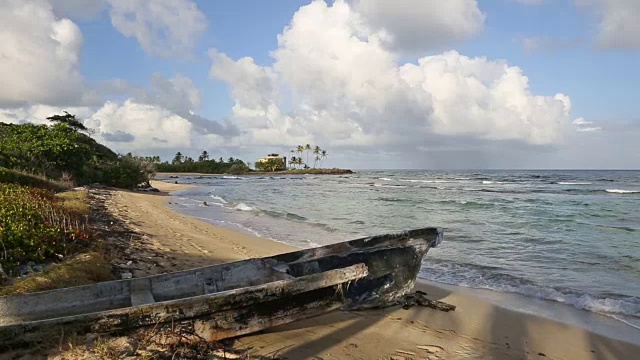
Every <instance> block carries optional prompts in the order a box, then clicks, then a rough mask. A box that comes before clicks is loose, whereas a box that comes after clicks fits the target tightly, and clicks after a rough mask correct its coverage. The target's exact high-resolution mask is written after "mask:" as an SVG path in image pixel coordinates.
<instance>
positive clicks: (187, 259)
mask: <svg viewBox="0 0 640 360" xmlns="http://www.w3.org/2000/svg"><path fill="white" fill-rule="evenodd" d="M153 186H155V187H156V188H158V189H159V190H161V191H162V193H160V194H151V193H136V192H125V191H115V192H114V193H113V196H112V197H111V199H110V200H109V202H108V207H109V208H110V209H111V210H112V211H113V212H114V213H115V214H116V215H117V216H118V217H120V218H121V219H123V220H124V221H125V222H127V223H128V224H129V225H130V226H131V227H132V228H134V229H135V230H137V231H139V232H141V233H143V234H145V235H146V236H145V238H146V239H147V242H146V243H147V246H150V247H153V251H155V252H161V253H166V254H170V255H171V258H170V262H168V264H167V265H166V269H163V271H176V270H181V269H187V268H192V267H197V266H205V265H211V264H216V263H221V262H228V261H235V260H240V259H246V258H250V257H259V256H266V255H272V254H276V253H281V252H286V251H292V250H295V249H294V248H292V247H290V246H288V245H285V244H282V243H278V242H274V241H271V240H267V239H261V238H256V237H252V236H249V235H246V234H243V233H240V232H237V231H233V230H230V229H226V228H221V227H218V226H214V225H212V224H210V223H208V222H205V221H202V220H199V219H196V218H192V217H189V216H185V215H182V214H179V213H176V212H174V211H173V210H171V209H170V208H169V207H167V206H166V205H167V204H168V203H169V202H170V201H171V199H172V198H171V197H170V196H166V195H167V193H169V192H172V191H176V190H180V189H183V188H184V187H185V185H180V184H170V183H165V182H159V181H156V182H153ZM443 246H444V245H443ZM140 274H141V275H144V273H140ZM417 287H418V288H419V290H422V291H425V292H426V293H427V294H428V295H429V297H430V298H432V299H434V300H442V301H445V302H447V303H450V304H454V305H456V306H457V309H456V311H455V312H450V313H444V312H439V311H436V310H431V309H427V308H412V309H409V310H403V309H400V308H390V309H385V310H375V311H365V312H349V313H348V312H334V313H331V314H328V315H325V316H321V317H317V318H312V319H308V320H305V321H300V322H296V323H293V324H289V325H285V326H280V327H276V328H272V329H269V330H268V331H266V332H264V333H261V334H257V335H252V336H246V337H243V338H241V339H239V340H238V341H237V342H236V344H237V345H238V346H239V347H241V348H245V349H249V354H250V356H258V355H261V356H279V357H284V358H288V359H543V358H544V359H633V358H635V355H633V354H634V353H638V352H639V351H640V345H634V344H631V343H626V342H622V341H618V340H614V339H609V338H606V337H603V336H600V335H597V334H594V333H591V332H589V331H586V330H584V329H582V328H579V327H576V326H570V325H567V324H563V323H560V322H555V321H552V320H548V319H546V318H542V317H537V316H533V315H529V314H524V313H519V312H514V311H510V310H507V309H504V308H501V307H498V306H495V305H492V304H491V303H488V302H486V301H483V300H481V299H479V298H476V297H474V296H470V295H468V294H461V293H457V292H451V291H448V290H444V289H443V288H439V287H437V286H434V285H432V284H428V283H420V284H419V285H418V286H417ZM250 358H251V357H250Z"/></svg>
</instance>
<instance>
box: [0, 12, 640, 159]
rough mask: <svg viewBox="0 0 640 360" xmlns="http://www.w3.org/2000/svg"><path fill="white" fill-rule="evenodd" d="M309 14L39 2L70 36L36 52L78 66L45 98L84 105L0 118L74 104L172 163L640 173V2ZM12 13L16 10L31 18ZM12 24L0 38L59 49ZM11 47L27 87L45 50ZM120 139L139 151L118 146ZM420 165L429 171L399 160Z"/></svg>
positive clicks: (7, 103) (15, 106)
mask: <svg viewBox="0 0 640 360" xmlns="http://www.w3.org/2000/svg"><path fill="white" fill-rule="evenodd" d="M309 3H310V2H309V1H257V0H241V1H215V2H212V1H190V0H179V1H176V2H171V1H168V0H160V1H156V2H153V4H152V3H151V2H147V1H142V0H141V1H137V2H133V4H134V5H131V6H128V5H123V3H122V2H118V1H117V0H102V1H96V2H87V1H83V0H77V1H72V2H64V0H49V1H47V0H37V1H35V2H34V3H33V4H32V6H36V7H38V6H39V7H40V8H39V9H42V10H43V12H42V13H41V14H40V13H38V14H40V15H41V16H42V18H41V19H39V20H40V23H43V22H46V21H49V22H51V23H52V24H59V25H60V24H64V31H65V34H66V35H65V37H64V38H63V40H62V41H56V42H54V43H52V44H47V45H51V47H50V49H49V48H47V47H46V46H40V47H39V48H38V51H40V52H41V53H40V54H39V57H40V58H51V57H52V56H53V54H59V53H61V51H66V52H67V53H68V54H71V55H76V56H78V59H79V61H78V62H77V63H74V64H72V65H70V66H67V67H64V66H63V68H65V70H64V71H61V70H59V69H60V68H61V66H60V64H57V63H55V62H54V61H51V64H48V65H47V66H49V67H50V68H44V66H45V65H42V66H43V69H42V74H46V75H38V76H39V77H37V78H35V80H34V81H33V83H34V87H35V85H36V84H37V83H38V82H39V81H40V82H42V84H39V87H40V89H42V88H46V87H47V86H50V85H51V82H52V81H53V80H55V79H59V78H61V77H64V76H66V77H68V78H74V79H75V78H77V79H76V80H77V83H74V84H76V85H77V86H75V88H80V90H81V91H80V93H82V94H84V96H82V100H80V97H81V96H80V95H78V92H77V91H76V92H74V91H71V90H69V92H68V93H65V91H63V90H62V89H58V90H55V89H53V88H52V89H50V90H51V91H52V92H54V93H55V92H56V91H57V92H58V93H59V94H54V95H51V94H42V93H41V92H40V91H36V90H32V89H25V90H24V92H23V93H19V94H7V95H6V96H5V98H3V94H2V93H0V110H1V109H4V110H1V111H3V112H4V114H5V117H6V118H7V119H22V120H23V121H36V122H37V121H39V119H37V118H36V117H38V116H40V114H41V113H42V112H44V111H53V110H55V109H60V110H62V109H63V108H72V109H75V110H76V112H78V113H79V114H81V115H83V116H84V117H85V118H87V123H88V124H89V125H93V126H96V127H97V137H98V139H99V140H101V141H103V142H105V143H107V145H109V146H111V147H114V148H116V149H117V150H119V151H133V152H136V153H160V154H161V155H163V156H164V157H168V156H170V155H171V154H172V153H174V152H175V151H176V150H182V151H183V152H187V153H190V152H192V153H194V154H196V153H197V152H199V151H201V150H200V149H203V148H208V149H217V151H218V152H220V153H221V155H223V156H228V155H236V156H240V157H246V158H248V159H251V158H253V157H256V156H259V155H260V154H262V153H264V152H271V151H286V150H287V149H288V148H289V147H291V146H294V145H296V144H297V143H306V142H312V143H314V144H315V143H322V144H326V145H324V146H325V147H329V149H330V153H335V154H336V156H335V157H334V158H333V159H332V160H334V165H336V166H341V165H345V164H353V163H354V162H357V159H362V158H363V155H364V156H367V154H369V155H371V156H373V155H372V154H375V158H376V159H379V161H377V160H373V161H372V160H371V159H369V160H368V161H362V166H365V167H371V166H373V167H395V166H399V167H407V166H409V167H433V166H438V167H440V166H442V164H443V163H444V164H448V163H450V162H447V161H442V160H441V159H439V160H437V161H436V160H434V159H435V158H434V157H435V156H438V157H444V158H451V159H455V164H453V165H452V167H473V165H474V164H478V163H481V164H483V165H482V166H486V167H535V168H538V167H540V168H549V167H563V168H573V167H576V168H582V167H615V168H637V167H638V166H639V165H640V156H639V155H638V154H639V153H640V151H638V150H640V146H639V145H636V144H635V140H634V139H635V135H638V134H640V116H639V115H638V114H639V113H640V105H639V103H638V100H637V99H638V97H637V90H636V88H635V87H636V84H638V83H640V71H639V70H638V69H637V64H639V63H640V52H639V51H638V50H640V39H639V37H640V33H638V32H637V31H635V30H636V29H637V26H638V25H636V24H638V23H640V6H638V5H637V4H636V2H635V1H634V0H615V1H604V0H567V1H551V0H542V1H535V0H534V1H532V0H528V1H527V0H493V1H481V2H477V1H473V0H452V1H451V2H450V3H449V5H446V6H443V5H442V4H443V3H441V2H438V1H418V0H399V1H397V2H394V3H389V2H382V1H379V0H353V1H348V2H343V1H338V2H336V3H333V2H329V3H324V2H315V3H314V4H312V5H309ZM2 6H6V7H7V9H4V10H3V12H5V13H6V14H11V12H12V11H14V12H17V13H19V11H20V10H21V7H24V6H26V5H24V4H22V3H21V2H19V1H10V2H9V3H8V4H7V5H2ZM31 11H34V10H33V9H32V10H31ZM620 11H622V12H624V13H625V14H627V17H626V18H622V19H620V18H619V17H616V16H615V14H617V13H619V12H620ZM17 13H14V16H13V18H12V19H11V21H13V22H15V24H11V23H7V22H8V21H9V20H7V21H5V23H6V24H5V25H3V27H0V36H5V37H6V39H9V38H19V36H23V37H24V39H22V38H20V41H18V43H23V44H29V43H30V42H32V43H33V44H37V43H38V42H39V41H42V40H41V39H42V38H43V37H36V35H33V36H32V37H30V36H28V35H24V32H31V33H34V34H38V32H37V31H41V32H43V34H41V35H43V36H44V38H47V36H46V35H47V33H46V31H50V30H47V29H42V28H41V27H38V25H37V24H36V22H35V21H33V19H31V20H30V19H28V18H24V19H23V18H21V17H20V16H15V14H17ZM295 19H297V21H294V20H295ZM442 19H446V20H445V21H443V20H442ZM0 20H1V19H0ZM60 26H62V25H60ZM285 27H288V29H289V30H287V31H285ZM607 29H609V30H607ZM611 29H613V30H611ZM18 30H21V31H22V33H21V34H20V35H18V34H17V32H16V33H12V31H18ZM278 36H281V37H282V39H283V41H282V42H281V43H280V44H279V43H278ZM51 37H53V38H55V36H53V35H51V34H49V36H48V38H51ZM78 44H80V45H78ZM0 46H1V47H5V48H4V49H2V48H0V54H4V55H5V58H8V60H7V61H5V60H3V61H5V63H2V62H1V61H0V66H2V67H5V70H6V69H9V68H11V69H13V71H12V73H9V72H6V74H7V77H9V76H10V75H11V76H14V77H15V78H16V79H19V78H25V76H26V77H27V78H29V76H34V77H35V76H36V75H37V74H39V73H38V72H37V71H35V70H33V68H25V70H24V71H25V73H24V75H22V76H21V74H20V71H21V69H22V68H21V67H20V64H22V63H23V62H22V61H23V59H24V56H25V55H24V54H32V53H33V52H27V51H26V50H24V49H21V48H20V46H13V47H12V46H8V45H0ZM34 46H35V45H34ZM49 50H50V53H46V51H49ZM21 51H24V53H21ZM53 57H54V56H53ZM242 58H245V59H244V60H242ZM354 59H359V60H357V61H356V60H354ZM445 63H446V65H443V64H445ZM443 66H444V67H443ZM349 67H351V68H352V71H350V70H348V69H349ZM516 67H517V68H519V70H517V69H516ZM369 68H370V69H369ZM38 70H39V69H38ZM514 71H515V73H517V74H516V75H513V74H514ZM56 72H60V74H56ZM389 74H394V75H389ZM54 75H55V77H54ZM47 76H52V77H54V78H52V79H46V77H47ZM423 76H424V77H423ZM43 78H45V79H43ZM527 79H528V87H526V86H525V85H523V84H524V81H525V80H527ZM6 80H7V82H8V81H10V80H11V79H6ZM116 80H117V81H118V84H119V85H118V86H113V85H109V90H108V91H105V90H104V89H105V88H106V87H105V86H106V85H105V84H114V83H115V82H116ZM479 83H481V84H482V86H481V87H478V86H479ZM87 94H89V95H91V96H88V95H87ZM556 94H562V95H556ZM74 99H77V101H75V100H74ZM456 104H459V106H456ZM0 114H2V113H1V112H0ZM196 116H197V117H198V118H194V117H196ZM198 119H200V120H198ZM202 119H204V121H206V122H205V123H203V122H202V121H201V120H202ZM0 120H2V117H0ZM6 121H9V120H6ZM211 122H214V123H215V124H211ZM154 128H156V129H161V131H163V132H165V133H159V134H158V133H155V132H154V133H153V134H151V131H150V129H154ZM143 129H146V130H143ZM162 129H164V130H162ZM412 129H414V130H415V131H413V130H412ZM116 132H122V133H128V134H131V135H132V136H131V137H127V138H133V139H136V140H134V141H131V142H124V141H122V142H119V141H112V140H113V139H115V137H114V136H113V134H114V133H116ZM152 135H154V136H152ZM156 135H158V136H156ZM160 135H162V136H160ZM163 136H164V137H163ZM165 138H166V139H165ZM595 148H598V149H599V150H598V151H597V152H596V151H595V150H594V149H595ZM509 149H510V150H513V151H512V152H511V155H510V156H503V155H504V153H505V150H509ZM210 151H211V150H210ZM214 152H216V151H214ZM416 152H417V153H419V154H422V155H421V157H420V158H421V159H423V160H420V161H418V162H417V163H416V162H415V160H412V162H409V161H406V160H404V159H406V154H411V153H416ZM434 154H435V155H434ZM479 159H482V161H480V160H479ZM595 160H597V161H595ZM354 167H357V165H356V166H354Z"/></svg>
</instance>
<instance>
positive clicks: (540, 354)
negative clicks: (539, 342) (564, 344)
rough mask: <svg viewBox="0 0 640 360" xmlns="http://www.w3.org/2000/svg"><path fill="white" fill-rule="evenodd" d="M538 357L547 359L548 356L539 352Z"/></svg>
mask: <svg viewBox="0 0 640 360" xmlns="http://www.w3.org/2000/svg"><path fill="white" fill-rule="evenodd" d="M538 356H543V357H546V356H547V355H545V354H544V353H541V352H539V353H538Z"/></svg>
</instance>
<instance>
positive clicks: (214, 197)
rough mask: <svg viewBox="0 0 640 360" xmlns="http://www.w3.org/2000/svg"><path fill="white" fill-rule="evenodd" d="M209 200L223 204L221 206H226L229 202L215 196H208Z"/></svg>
mask: <svg viewBox="0 0 640 360" xmlns="http://www.w3.org/2000/svg"><path fill="white" fill-rule="evenodd" d="M209 197H210V198H212V199H215V200H218V201H219V202H221V203H223V204H228V203H229V202H228V201H227V200H225V199H223V198H221V197H220V196H216V195H209Z"/></svg>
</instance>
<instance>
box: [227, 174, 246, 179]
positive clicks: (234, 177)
mask: <svg viewBox="0 0 640 360" xmlns="http://www.w3.org/2000/svg"><path fill="white" fill-rule="evenodd" d="M222 178H223V179H242V178H241V177H240V176H226V175H225V176H223V177H222Z"/></svg>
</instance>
